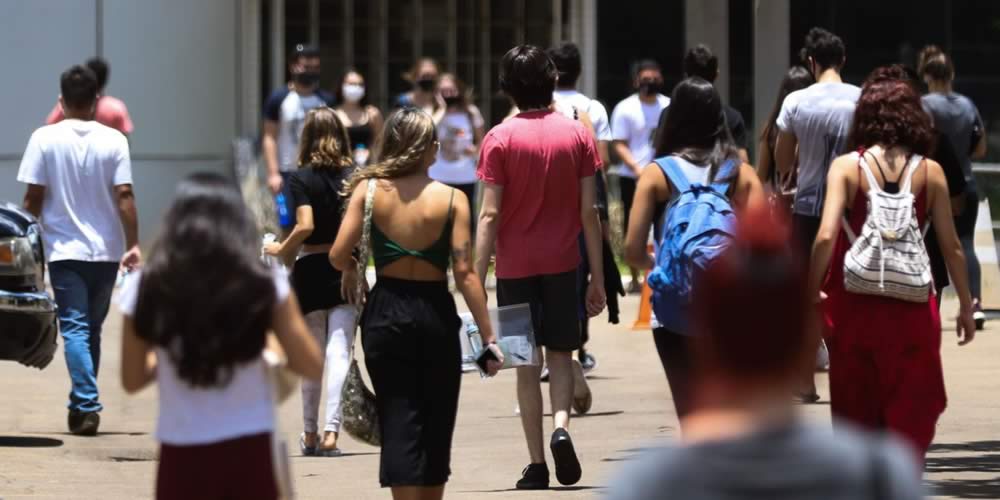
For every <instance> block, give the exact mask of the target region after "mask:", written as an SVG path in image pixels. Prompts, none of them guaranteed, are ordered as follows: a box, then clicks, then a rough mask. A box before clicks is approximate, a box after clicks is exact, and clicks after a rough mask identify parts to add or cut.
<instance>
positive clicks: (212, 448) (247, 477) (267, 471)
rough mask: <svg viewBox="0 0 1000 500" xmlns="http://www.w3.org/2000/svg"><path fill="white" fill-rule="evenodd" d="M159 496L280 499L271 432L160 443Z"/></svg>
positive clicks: (162, 498)
mask: <svg viewBox="0 0 1000 500" xmlns="http://www.w3.org/2000/svg"><path fill="white" fill-rule="evenodd" d="M156 498H157V499H158V500H173V499H178V500H187V499H193V498H197V499H205V500H209V499H228V498H240V499H243V498H247V499H261V500H265V499H267V500H272V499H276V498H278V484H277V482H276V481H275V476H274V467H273V465H272V460H271V435H270V434H255V435H253V436H245V437H240V438H236V439H229V440H226V441H220V442H218V443H212V444H205V445H192V446H173V445H168V444H164V445H161V447H160V466H159V471H158V472H157V475H156Z"/></svg>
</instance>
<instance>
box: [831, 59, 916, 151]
mask: <svg viewBox="0 0 1000 500" xmlns="http://www.w3.org/2000/svg"><path fill="white" fill-rule="evenodd" d="M886 73H889V72H888V71H886V70H885V69H883V68H878V69H876V70H875V71H873V72H872V74H873V77H870V78H869V79H868V80H867V81H866V82H865V84H864V85H863V86H862V87H861V97H860V98H859V99H858V105H857V108H855V110H854V121H853V123H852V124H851V135H850V146H849V149H851V150H857V149H861V148H867V147H870V146H873V145H875V144H882V145H884V146H887V147H888V146H904V147H906V148H908V149H909V150H910V151H912V152H914V153H917V154H921V155H927V154H929V153H930V152H931V151H932V150H933V145H934V133H933V128H932V126H931V119H930V117H929V116H928V115H927V113H926V112H925V111H924V109H923V107H922V106H921V105H920V94H918V93H917V91H916V90H915V89H914V88H913V86H912V85H911V84H910V83H909V82H908V81H906V80H902V79H898V78H885V77H884V75H885V74H886ZM876 76H877V77H876Z"/></svg>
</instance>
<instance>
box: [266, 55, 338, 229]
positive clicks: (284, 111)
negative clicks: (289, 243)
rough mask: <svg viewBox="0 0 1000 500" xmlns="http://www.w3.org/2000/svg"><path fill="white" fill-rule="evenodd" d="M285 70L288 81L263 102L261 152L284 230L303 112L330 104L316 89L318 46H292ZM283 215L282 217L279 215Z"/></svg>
mask: <svg viewBox="0 0 1000 500" xmlns="http://www.w3.org/2000/svg"><path fill="white" fill-rule="evenodd" d="M288 61H289V63H288V71H289V73H291V75H292V81H291V82H289V83H288V86H286V87H283V88H280V89H276V90H275V91H274V92H273V93H272V94H271V95H270V97H268V98H267V101H266V102H264V120H263V124H264V125H263V128H264V131H263V134H262V136H261V153H262V154H263V156H264V163H265V165H266V167H267V185H268V187H269V188H270V189H271V193H272V194H274V195H275V197H276V200H275V201H276V203H277V205H278V207H277V208H278V213H279V223H280V224H281V226H282V230H284V231H288V230H290V229H291V228H292V226H294V225H295V214H294V211H293V210H289V209H288V200H290V199H291V197H292V193H291V192H289V191H288V186H287V180H288V176H290V175H292V172H294V171H295V170H296V169H298V164H297V160H298V158H297V154H298V151H299V139H300V138H301V137H302V126H303V124H304V123H305V121H306V113H308V112H309V110H311V109H313V108H318V107H320V106H333V105H334V102H333V101H334V100H333V96H332V95H330V94H329V93H327V92H326V91H325V90H323V89H321V88H319V77H320V62H321V61H320V57H319V49H317V48H315V47H312V46H309V45H301V44H299V45H296V46H295V49H294V50H293V51H292V53H291V55H289V56H288ZM282 213H285V214H287V215H286V216H284V217H282V216H281V214H282Z"/></svg>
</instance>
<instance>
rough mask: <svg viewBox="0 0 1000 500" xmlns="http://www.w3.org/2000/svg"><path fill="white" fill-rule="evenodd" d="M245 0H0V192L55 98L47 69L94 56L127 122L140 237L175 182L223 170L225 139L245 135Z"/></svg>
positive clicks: (14, 194) (249, 123) (54, 75)
mask: <svg viewBox="0 0 1000 500" xmlns="http://www.w3.org/2000/svg"><path fill="white" fill-rule="evenodd" d="M246 1H250V2H252V3H253V4H256V3H257V2H256V1H255V0H212V1H205V0H45V1H34V0H33V1H24V0H0V12H3V15H2V16H0V60H3V61H8V64H12V67H14V68H16V69H15V70H14V71H13V73H12V74H9V75H6V76H5V77H4V78H0V109H3V110H4V115H3V118H0V200H6V201H15V202H19V201H20V199H21V196H22V194H23V189H24V188H23V186H21V185H19V184H18V183H17V182H16V180H15V179H16V173H17V166H18V163H19V161H20V156H21V154H22V151H23V149H24V146H25V144H26V143H27V141H28V137H29V136H30V135H31V132H32V131H33V130H34V129H35V128H36V127H38V126H40V125H41V124H42V122H43V120H44V117H45V115H46V114H47V113H48V112H49V110H50V109H51V108H52V106H53V104H54V103H55V100H56V98H57V97H58V94H59V74H60V73H61V72H62V71H63V70H64V69H66V68H67V67H69V66H70V65H72V64H76V63H82V62H83V61H84V60H86V59H87V58H88V57H91V56H94V55H98V54H99V55H102V56H103V57H105V58H106V59H107V60H108V61H109V63H110V64H111V77H110V82H109V85H108V89H107V91H108V93H109V94H111V95H114V96H116V97H119V98H121V99H123V100H124V101H125V102H126V104H127V105H128V107H129V111H130V113H131V115H132V120H133V121H134V122H135V127H136V129H135V133H134V134H133V135H132V137H131V138H130V143H131V146H132V158H133V170H134V172H133V175H134V177H135V187H136V191H137V200H138V203H139V215H140V226H141V227H140V232H141V233H142V238H143V240H144V241H146V242H148V240H149V239H150V238H151V237H152V235H153V234H154V233H155V231H156V226H157V224H158V221H159V218H160V217H161V215H162V213H163V211H164V209H165V207H166V205H167V203H169V200H170V196H171V195H172V193H173V189H174V185H175V184H176V183H177V181H178V180H180V179H181V178H183V177H184V176H186V175H188V174H189V173H192V172H195V171H200V170H213V171H219V172H228V171H229V170H230V164H231V158H232V152H231V143H232V140H233V139H234V138H236V137H237V136H239V135H241V134H249V133H256V130H253V128H255V126H254V125H253V124H254V123H255V121H254V120H247V119H246V117H247V115H248V114H249V113H254V114H255V113H257V112H258V110H257V109H256V107H257V104H256V97H253V96H250V97H249V98H248V96H247V95H246V94H247V93H248V92H247V91H245V89H247V88H251V90H250V91H249V92H251V93H252V92H253V89H255V88H257V87H256V79H257V78H258V77H259V73H258V71H259V69H258V68H259V67H258V66H256V64H258V63H257V60H259V54H260V50H259V47H258V46H256V45H255V44H257V43H259V36H258V35H257V34H256V32H255V31H256V30H258V29H259V27H258V26H256V24H255V23H256V22H259V21H258V20H252V21H251V22H247V23H244V21H245V20H247V9H246V5H244V3H245V2H246ZM244 26H246V27H244ZM244 40H246V41H248V42H249V43H250V44H251V46H250V47H249V50H248V47H246V46H244V45H243V44H242V42H243V41H244ZM247 59H252V62H249V63H244V61H246V60H247ZM244 75H249V77H248V78H246V77H244ZM250 81H252V82H253V85H250V84H248V82H250Z"/></svg>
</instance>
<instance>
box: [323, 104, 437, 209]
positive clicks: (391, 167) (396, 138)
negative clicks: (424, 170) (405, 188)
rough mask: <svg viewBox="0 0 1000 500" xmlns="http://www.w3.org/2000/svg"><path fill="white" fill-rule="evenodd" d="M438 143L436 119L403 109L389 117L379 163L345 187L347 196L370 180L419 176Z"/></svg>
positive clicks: (363, 170) (356, 173) (357, 173)
mask: <svg viewBox="0 0 1000 500" xmlns="http://www.w3.org/2000/svg"><path fill="white" fill-rule="evenodd" d="M436 142H437V127H435V126H434V119H433V118H431V116H430V115H428V114H427V113H425V112H424V111H422V110H420V109H417V108H401V109H398V110H396V111H394V112H393V113H392V114H391V115H389V119H388V120H386V122H385V126H384V127H382V138H381V140H380V141H379V143H380V144H381V148H382V150H381V151H382V152H381V158H380V159H379V161H377V162H375V163H373V164H371V165H368V166H366V167H363V168H358V169H356V170H355V171H354V172H353V173H352V174H351V176H350V178H348V180H347V182H346V183H345V190H344V192H343V193H342V194H343V195H344V196H347V197H350V196H351V193H353V192H354V189H355V188H356V187H358V185H359V184H361V183H362V182H364V181H365V180H367V179H395V178H397V177H404V176H407V175H410V174H413V173H416V172H417V171H418V170H419V169H420V168H421V167H422V166H423V165H421V160H422V159H423V157H424V154H425V153H426V152H427V150H428V148H431V147H433V146H434V143H436Z"/></svg>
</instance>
